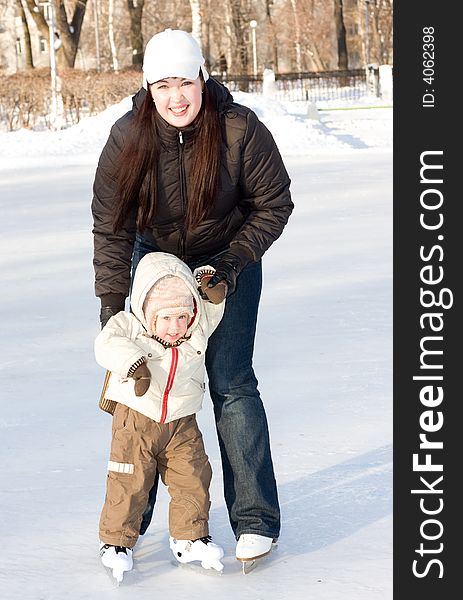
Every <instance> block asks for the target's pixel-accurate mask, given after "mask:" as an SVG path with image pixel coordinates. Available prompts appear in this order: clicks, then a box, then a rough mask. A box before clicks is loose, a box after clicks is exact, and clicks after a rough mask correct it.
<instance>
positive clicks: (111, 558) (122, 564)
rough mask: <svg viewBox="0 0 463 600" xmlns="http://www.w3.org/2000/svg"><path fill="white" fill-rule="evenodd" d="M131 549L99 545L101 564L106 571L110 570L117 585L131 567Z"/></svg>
mask: <svg viewBox="0 0 463 600" xmlns="http://www.w3.org/2000/svg"><path fill="white" fill-rule="evenodd" d="M132 553H133V551H132V549H131V548H124V547H123V546H112V545H111V544H104V543H101V544H100V556H101V562H102V563H103V565H104V566H105V567H108V569H112V572H113V577H114V579H115V580H116V582H117V583H121V582H122V580H123V578H124V573H125V572H126V571H131V570H132V567H133V559H132Z"/></svg>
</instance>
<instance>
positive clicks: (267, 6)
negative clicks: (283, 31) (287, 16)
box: [265, 0, 278, 73]
mask: <svg viewBox="0 0 463 600" xmlns="http://www.w3.org/2000/svg"><path fill="white" fill-rule="evenodd" d="M271 6H273V1H271V0H266V1H265V10H266V14H267V20H268V24H269V28H270V32H271V36H272V46H273V51H272V54H273V58H272V69H273V70H274V71H275V72H276V73H278V44H277V32H276V29H275V24H274V23H273V21H272V13H271V10H270V7H271Z"/></svg>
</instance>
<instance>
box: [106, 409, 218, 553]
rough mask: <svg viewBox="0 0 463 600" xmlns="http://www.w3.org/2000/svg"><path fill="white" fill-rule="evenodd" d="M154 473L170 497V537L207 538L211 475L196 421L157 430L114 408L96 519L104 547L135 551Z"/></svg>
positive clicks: (186, 419) (153, 424)
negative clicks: (103, 492) (102, 496)
mask: <svg viewBox="0 0 463 600" xmlns="http://www.w3.org/2000/svg"><path fill="white" fill-rule="evenodd" d="M156 471H159V474H160V476H161V479H162V481H163V483H164V484H165V485H166V486H167V487H168V491H169V494H170V496H171V501H170V505H169V531H170V535H171V536H172V537H174V538H177V539H180V540H195V539H197V538H199V537H203V536H205V535H208V533H209V530H208V519H209V507H210V501H209V484H210V481H211V476H212V470H211V466H210V464H209V460H208V457H207V455H206V452H205V450H204V444H203V438H202V435H201V432H200V431H199V429H198V425H197V423H196V417H195V415H190V416H188V417H183V418H181V419H178V420H176V421H172V422H171V423H164V424H161V423H156V421H153V420H152V419H149V418H148V417H145V415H142V414H141V413H139V412H136V411H135V410H132V409H131V408H129V407H127V406H125V405H123V404H120V403H118V404H117V407H116V410H115V412H114V416H113V426H112V443H111V454H110V460H109V463H108V479H107V485H106V499H105V503H104V506H103V510H102V512H101V517H100V539H101V541H102V542H104V543H105V544H112V545H114V546H125V547H126V548H132V547H133V546H134V545H135V543H136V541H137V539H138V536H139V531H140V524H141V521H142V516H143V512H144V510H145V508H146V505H147V503H148V495H149V491H150V489H151V488H152V486H153V483H154V478H155V475H156Z"/></svg>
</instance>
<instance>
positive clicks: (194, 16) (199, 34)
mask: <svg viewBox="0 0 463 600" xmlns="http://www.w3.org/2000/svg"><path fill="white" fill-rule="evenodd" d="M190 6H191V35H192V36H193V37H194V38H195V40H196V41H197V42H198V44H199V45H200V47H201V49H202V48H203V27H202V14H201V0H190Z"/></svg>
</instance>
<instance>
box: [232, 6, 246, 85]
mask: <svg viewBox="0 0 463 600" xmlns="http://www.w3.org/2000/svg"><path fill="white" fill-rule="evenodd" d="M231 20H232V24H233V33H234V34H235V39H236V47H235V56H236V59H237V62H238V69H237V72H238V74H241V75H246V73H247V72H248V49H247V46H246V41H245V39H244V28H245V26H247V23H246V25H244V24H243V21H244V19H243V14H242V12H241V1H240V0H231ZM233 62H235V61H233ZM235 69H236V67H235Z"/></svg>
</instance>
